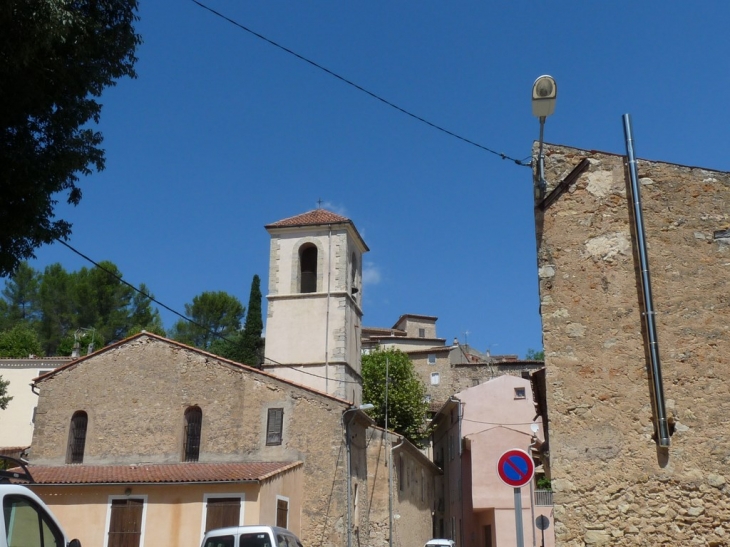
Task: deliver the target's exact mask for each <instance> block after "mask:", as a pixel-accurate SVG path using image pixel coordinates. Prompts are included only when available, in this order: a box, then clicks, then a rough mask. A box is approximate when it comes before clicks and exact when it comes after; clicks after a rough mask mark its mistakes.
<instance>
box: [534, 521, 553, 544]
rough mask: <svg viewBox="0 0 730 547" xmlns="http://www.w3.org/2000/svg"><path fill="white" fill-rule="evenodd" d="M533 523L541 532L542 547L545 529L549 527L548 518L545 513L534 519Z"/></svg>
mask: <svg viewBox="0 0 730 547" xmlns="http://www.w3.org/2000/svg"><path fill="white" fill-rule="evenodd" d="M535 525H536V526H537V528H538V530H540V532H542V547H545V530H547V529H548V528H550V519H548V518H547V517H546V516H545V515H540V516H539V517H537V518H536V519H535Z"/></svg>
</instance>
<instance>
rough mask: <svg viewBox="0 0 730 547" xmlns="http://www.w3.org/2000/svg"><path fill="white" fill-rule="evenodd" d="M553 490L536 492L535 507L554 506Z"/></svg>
mask: <svg viewBox="0 0 730 547" xmlns="http://www.w3.org/2000/svg"><path fill="white" fill-rule="evenodd" d="M552 504H553V491H552V490H535V505H552Z"/></svg>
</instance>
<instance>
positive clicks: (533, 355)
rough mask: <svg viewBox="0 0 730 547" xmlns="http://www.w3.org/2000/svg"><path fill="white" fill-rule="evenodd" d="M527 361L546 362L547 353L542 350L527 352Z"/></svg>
mask: <svg viewBox="0 0 730 547" xmlns="http://www.w3.org/2000/svg"><path fill="white" fill-rule="evenodd" d="M525 360H527V361H544V360H545V351H544V350H540V351H536V350H534V349H532V348H530V349H528V350H527V353H525Z"/></svg>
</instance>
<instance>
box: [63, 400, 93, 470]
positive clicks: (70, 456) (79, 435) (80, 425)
mask: <svg viewBox="0 0 730 547" xmlns="http://www.w3.org/2000/svg"><path fill="white" fill-rule="evenodd" d="M88 423H89V416H88V415H87V414H86V412H84V411H83V410H79V411H78V412H74V415H73V416H72V417H71V428H70V429H69V433H68V450H67V452H66V463H83V462H84V449H85V448H86V427H87V425H88Z"/></svg>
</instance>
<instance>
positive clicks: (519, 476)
mask: <svg viewBox="0 0 730 547" xmlns="http://www.w3.org/2000/svg"><path fill="white" fill-rule="evenodd" d="M497 472H498V473H499V478H500V479H502V480H503V481H504V482H505V484H507V485H508V486H513V487H515V488H521V487H522V486H525V485H526V484H529V483H530V481H531V480H532V477H533V476H534V474H535V463H534V462H533V461H532V458H531V457H530V455H529V454H528V453H527V452H525V451H524V450H520V449H519V448H513V449H512V450H508V451H507V452H505V453H504V454H502V456H501V457H500V458H499V462H498V463H497Z"/></svg>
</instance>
